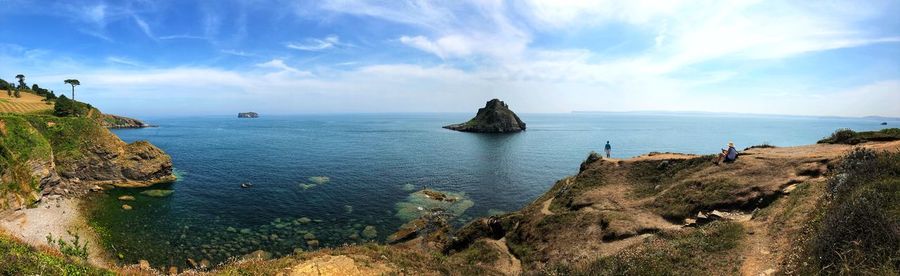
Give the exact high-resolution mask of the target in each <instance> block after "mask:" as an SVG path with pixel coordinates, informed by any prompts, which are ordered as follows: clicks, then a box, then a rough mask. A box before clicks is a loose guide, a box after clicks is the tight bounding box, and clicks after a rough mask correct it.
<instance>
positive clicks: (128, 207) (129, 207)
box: [122, 204, 133, 211]
mask: <svg viewBox="0 0 900 276" xmlns="http://www.w3.org/2000/svg"><path fill="white" fill-rule="evenodd" d="M122 209H124V210H126V211H128V210H131V209H133V208H131V205H128V204H122Z"/></svg>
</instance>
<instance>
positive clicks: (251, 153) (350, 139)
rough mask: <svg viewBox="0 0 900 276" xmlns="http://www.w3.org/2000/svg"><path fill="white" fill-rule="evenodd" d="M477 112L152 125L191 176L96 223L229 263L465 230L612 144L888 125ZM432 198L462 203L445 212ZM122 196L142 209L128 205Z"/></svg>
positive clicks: (107, 236)
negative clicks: (429, 226) (471, 122)
mask: <svg viewBox="0 0 900 276" xmlns="http://www.w3.org/2000/svg"><path fill="white" fill-rule="evenodd" d="M471 116H472V114H465V113H427V114H310V115H293V116H267V115H266V114H261V116H260V118H256V119H239V118H237V117H236V116H204V117H158V118H156V117H148V118H144V119H146V120H147V121H148V122H150V123H151V124H154V125H157V127H151V128H143V129H118V130H113V132H114V133H115V134H117V135H118V136H119V137H121V138H122V139H123V140H125V141H126V142H134V141H138V140H148V141H150V142H152V143H153V144H154V145H156V146H158V147H159V148H161V149H163V150H164V151H165V152H166V153H168V154H169V155H171V156H172V161H173V163H174V169H175V173H176V175H177V176H178V180H177V181H176V182H174V183H170V184H162V185H156V186H153V187H148V188H137V189H124V188H122V189H113V190H110V191H107V192H105V193H104V194H100V195H96V196H95V198H93V199H92V200H90V201H89V203H88V204H87V207H86V208H87V210H88V213H89V221H90V224H91V226H93V228H94V229H96V230H97V232H98V233H99V235H100V236H101V240H102V243H103V244H102V245H97V246H104V247H105V248H107V250H108V251H109V252H110V253H112V255H114V256H115V257H116V258H117V259H118V260H119V261H120V262H121V263H125V264H129V263H136V262H137V261H138V260H141V259H143V260H148V261H150V263H151V264H152V265H153V266H155V267H161V266H171V265H174V266H180V267H185V266H187V263H188V262H187V260H188V259H192V260H195V261H196V262H199V261H200V260H203V259H206V260H209V261H210V262H211V263H213V264H216V263H220V262H224V261H228V260H229V259H233V258H240V256H242V255H244V254H248V253H251V252H253V251H257V250H264V251H266V252H269V253H272V254H273V255H274V256H284V255H288V254H292V253H294V252H297V251H303V250H310V249H313V248H316V247H325V246H340V245H344V244H358V243H365V242H384V240H385V239H386V237H387V236H388V235H390V234H391V233H392V232H394V231H395V230H396V229H397V228H398V227H399V226H401V225H402V224H403V223H405V222H407V221H409V220H411V219H413V218H415V217H417V216H418V215H421V214H422V213H423V212H426V211H427V210H429V209H431V208H441V209H444V210H447V211H448V212H449V213H451V214H453V216H454V217H453V219H452V222H453V224H454V225H456V226H460V225H463V224H464V223H466V222H468V221H471V220H472V219H474V218H478V217H482V216H488V215H494V214H502V213H504V212H510V211H515V210H517V209H519V208H521V207H523V206H525V205H527V204H529V203H530V202H531V201H533V200H535V199H536V198H537V197H539V196H540V195H541V194H542V193H544V192H545V191H547V190H548V189H549V188H550V187H551V186H552V185H553V184H554V183H555V182H556V181H557V180H559V179H561V178H564V177H566V176H569V175H574V174H576V173H577V172H578V166H579V164H580V163H581V162H582V161H583V160H584V159H585V157H586V156H587V155H588V154H589V153H590V152H591V151H597V152H602V150H603V146H604V144H605V143H606V142H607V141H609V142H610V144H611V145H612V157H613V158H628V157H632V156H637V155H641V154H645V153H648V152H653V151H656V152H681V153H694V154H714V153H717V152H719V151H720V150H721V149H722V148H723V147H726V146H725V145H726V144H727V143H728V142H730V141H731V142H734V143H735V144H736V146H737V147H738V149H743V148H745V147H749V146H753V145H758V144H771V145H775V146H779V147H787V146H797V145H805V144H812V143H815V142H816V141H817V140H819V139H821V138H823V137H826V136H828V135H830V134H831V133H832V132H833V131H835V130H836V129H839V128H850V129H853V130H858V131H861V130H877V129H881V128H884V127H887V126H882V125H880V123H881V122H882V120H883V119H874V118H870V119H867V118H834V117H828V118H822V117H796V116H768V115H766V116H763V115H740V114H708V113H566V114H519V116H520V117H521V118H522V120H523V121H525V122H526V123H527V127H528V128H527V130H526V131H523V132H520V133H510V134H478V133H464V132H456V131H451V130H447V129H443V128H441V126H443V125H447V124H452V123H460V122H464V121H467V120H468V119H469V118H470V117H471ZM898 123H900V122H897V121H889V125H888V126H891V125H893V126H896V125H897V124H898ZM242 184H247V185H244V186H248V187H246V188H245V187H242ZM422 189H429V190H435V191H440V192H444V193H446V194H448V195H450V196H452V197H455V198H458V199H459V200H457V201H454V202H452V203H446V202H442V203H434V202H431V201H429V200H428V199H426V198H424V196H423V195H422V193H421V192H420V191H421V190H422ZM151 190H153V191H151ZM160 190H162V192H161V191H160ZM122 195H131V196H134V197H135V200H134V201H127V202H126V201H120V200H119V199H118V197H120V196H122ZM122 204H129V205H131V206H132V207H133V209H132V210H124V209H122V208H121V207H120V206H121V205H122Z"/></svg>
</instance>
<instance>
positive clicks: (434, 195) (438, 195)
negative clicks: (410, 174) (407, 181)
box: [422, 190, 456, 202]
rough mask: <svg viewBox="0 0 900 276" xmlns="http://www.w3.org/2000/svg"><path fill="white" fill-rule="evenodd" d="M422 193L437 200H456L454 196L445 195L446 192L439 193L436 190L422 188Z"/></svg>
mask: <svg viewBox="0 0 900 276" xmlns="http://www.w3.org/2000/svg"><path fill="white" fill-rule="evenodd" d="M422 193H423V194H425V196H427V197H429V198H431V199H434V200H437V201H446V202H454V201H456V198H455V197H449V196H447V195H446V194H444V193H441V192H437V191H432V190H422Z"/></svg>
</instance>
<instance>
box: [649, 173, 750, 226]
mask: <svg viewBox="0 0 900 276" xmlns="http://www.w3.org/2000/svg"><path fill="white" fill-rule="evenodd" d="M743 186H744V185H741V184H738V183H734V182H731V181H729V180H726V179H715V180H710V181H703V182H701V181H685V182H681V183H678V184H675V186H672V188H671V189H669V190H668V191H667V192H666V193H663V194H662V195H660V196H659V197H657V198H656V199H655V200H654V201H653V206H654V207H655V208H656V210H657V213H659V214H660V215H661V216H663V217H665V218H668V219H679V220H680V219H684V218H686V217H688V216H690V215H692V214H695V213H696V212H697V211H700V210H703V209H711V208H717V207H730V206H724V205H727V204H729V202H732V201H733V200H734V199H735V197H737V196H738V195H736V194H735V193H736V192H738V191H740V188H741V187H743Z"/></svg>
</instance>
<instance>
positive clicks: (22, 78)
mask: <svg viewBox="0 0 900 276" xmlns="http://www.w3.org/2000/svg"><path fill="white" fill-rule="evenodd" d="M16 80H18V81H19V86H18V87H17V88H19V89H28V85H25V75H23V74H18V75H16Z"/></svg>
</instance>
